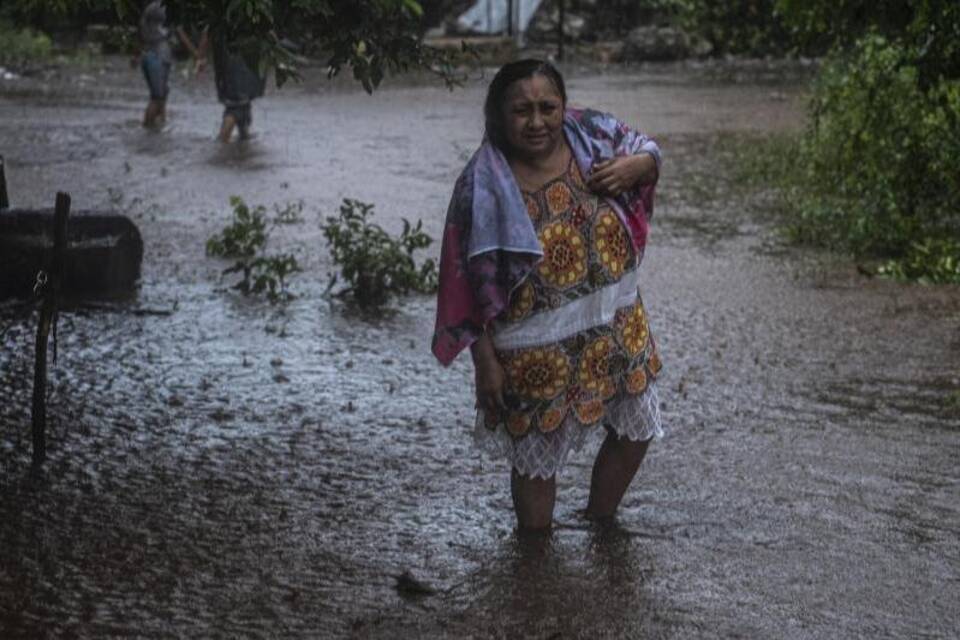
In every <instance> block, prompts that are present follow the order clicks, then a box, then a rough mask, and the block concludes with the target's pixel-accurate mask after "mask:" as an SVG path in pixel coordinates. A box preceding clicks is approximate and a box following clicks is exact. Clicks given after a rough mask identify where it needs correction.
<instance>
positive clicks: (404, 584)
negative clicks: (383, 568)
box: [394, 569, 437, 596]
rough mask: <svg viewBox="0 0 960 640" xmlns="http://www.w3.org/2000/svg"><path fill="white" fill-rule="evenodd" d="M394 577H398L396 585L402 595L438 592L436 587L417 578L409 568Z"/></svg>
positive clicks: (423, 594) (421, 594)
mask: <svg viewBox="0 0 960 640" xmlns="http://www.w3.org/2000/svg"><path fill="white" fill-rule="evenodd" d="M394 577H395V578H396V579H397V585H396V587H397V592H399V593H400V595H407V596H432V595H434V594H435V593H436V592H437V590H436V588H434V587H432V586H431V585H430V584H428V583H427V582H425V581H423V580H420V579H418V578H416V577H415V576H414V575H413V574H412V573H411V572H410V570H409V569H407V570H406V571H404V572H403V573H401V574H400V575H398V576H394Z"/></svg>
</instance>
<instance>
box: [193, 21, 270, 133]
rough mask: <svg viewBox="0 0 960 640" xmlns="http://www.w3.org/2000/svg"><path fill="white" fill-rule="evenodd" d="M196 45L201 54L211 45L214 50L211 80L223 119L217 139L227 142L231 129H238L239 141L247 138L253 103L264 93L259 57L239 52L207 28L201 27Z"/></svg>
mask: <svg viewBox="0 0 960 640" xmlns="http://www.w3.org/2000/svg"><path fill="white" fill-rule="evenodd" d="M198 48H199V51H200V54H199V55H200V56H202V57H205V56H206V52H207V51H208V50H210V49H211V48H212V50H213V79H214V83H215V84H216V86H217V99H218V100H220V102H221V104H223V118H222V120H221V122H220V133H219V134H218V136H217V139H219V140H220V142H224V143H226V142H230V139H231V138H232V137H233V132H234V130H236V131H237V132H238V135H239V139H240V140H247V139H249V138H250V137H251V133H250V127H251V126H252V125H253V108H252V103H253V101H254V99H256V98H259V97H260V96H262V95H263V92H264V89H265V88H266V84H267V82H266V78H265V77H264V76H263V75H262V74H261V73H260V70H259V58H258V57H257V56H256V55H251V54H249V53H248V52H241V51H239V50H238V49H236V48H234V46H233V45H232V44H231V43H229V42H227V40H226V39H225V38H223V37H219V36H217V35H213V36H211V35H210V30H209V29H205V30H204V32H203V35H202V36H201V38H200V45H199V47H198ZM245 53H248V55H244V54H245ZM251 65H252V66H253V67H252V68H251Z"/></svg>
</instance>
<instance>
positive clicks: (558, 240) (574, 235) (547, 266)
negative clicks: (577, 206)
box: [538, 222, 587, 288]
mask: <svg viewBox="0 0 960 640" xmlns="http://www.w3.org/2000/svg"><path fill="white" fill-rule="evenodd" d="M540 244H541V246H543V260H542V261H541V262H540V265H539V266H538V270H539V272H540V277H541V278H543V280H544V281H545V282H546V283H547V284H550V285H552V286H555V287H559V288H566V287H569V286H571V285H574V284H577V283H578V282H580V281H581V280H583V278H584V276H586V274H587V248H586V246H585V242H584V240H583V236H582V235H580V232H579V231H577V230H576V228H575V227H573V226H572V225H570V224H567V223H565V222H555V223H553V224H548V225H547V226H545V227H544V228H543V230H542V231H541V232H540Z"/></svg>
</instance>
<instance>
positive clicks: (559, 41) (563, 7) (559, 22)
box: [557, 0, 567, 62]
mask: <svg viewBox="0 0 960 640" xmlns="http://www.w3.org/2000/svg"><path fill="white" fill-rule="evenodd" d="M557 4H558V5H559V7H560V18H559V19H558V20H557V60H558V61H560V62H563V23H564V22H566V21H567V3H566V2H565V0H558V1H557Z"/></svg>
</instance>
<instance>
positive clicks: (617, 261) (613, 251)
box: [593, 209, 630, 278]
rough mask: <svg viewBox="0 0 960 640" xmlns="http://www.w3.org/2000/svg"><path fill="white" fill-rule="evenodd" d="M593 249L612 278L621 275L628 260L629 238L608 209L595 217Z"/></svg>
mask: <svg viewBox="0 0 960 640" xmlns="http://www.w3.org/2000/svg"><path fill="white" fill-rule="evenodd" d="M593 248H594V250H595V251H596V253H597V257H598V258H599V259H600V264H602V265H603V267H604V268H605V269H606V270H607V271H608V272H609V273H610V275H611V276H613V277H614V278H619V277H620V276H622V275H623V272H624V270H625V269H626V268H627V261H628V260H629V259H630V245H629V238H627V231H626V229H624V228H623V225H622V224H620V220H619V219H618V218H617V216H616V215H614V213H613V212H612V211H610V210H609V209H608V210H606V211H604V212H603V213H601V214H600V215H599V216H597V222H596V224H595V225H594V227H593Z"/></svg>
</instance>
